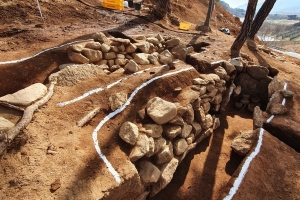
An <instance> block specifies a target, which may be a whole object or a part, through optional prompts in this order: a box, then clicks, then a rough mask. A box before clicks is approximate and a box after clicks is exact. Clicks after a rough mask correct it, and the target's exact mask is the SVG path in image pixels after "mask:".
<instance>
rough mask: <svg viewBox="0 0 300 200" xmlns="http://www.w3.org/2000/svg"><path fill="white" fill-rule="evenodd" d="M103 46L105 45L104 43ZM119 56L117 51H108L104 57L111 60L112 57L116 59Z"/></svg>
mask: <svg viewBox="0 0 300 200" xmlns="http://www.w3.org/2000/svg"><path fill="white" fill-rule="evenodd" d="M102 46H103V45H102ZM116 57H117V55H116V53H115V52H108V53H104V58H105V59H106V60H111V59H115V58H116Z"/></svg>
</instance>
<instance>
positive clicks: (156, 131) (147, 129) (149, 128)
mask: <svg viewBox="0 0 300 200" xmlns="http://www.w3.org/2000/svg"><path fill="white" fill-rule="evenodd" d="M141 131H142V132H144V133H146V134H147V135H148V136H149V137H153V138H159V137H161V134H162V132H163V128H162V126H161V125H159V124H144V125H143V129H141Z"/></svg>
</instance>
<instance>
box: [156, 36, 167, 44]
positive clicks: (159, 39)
mask: <svg viewBox="0 0 300 200" xmlns="http://www.w3.org/2000/svg"><path fill="white" fill-rule="evenodd" d="M156 38H157V39H158V41H159V42H164V41H165V40H164V38H163V37H162V36H161V35H160V34H158V35H156Z"/></svg>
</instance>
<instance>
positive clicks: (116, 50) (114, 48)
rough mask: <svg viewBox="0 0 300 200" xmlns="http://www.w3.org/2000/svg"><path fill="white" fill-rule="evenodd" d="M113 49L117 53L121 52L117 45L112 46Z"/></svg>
mask: <svg viewBox="0 0 300 200" xmlns="http://www.w3.org/2000/svg"><path fill="white" fill-rule="evenodd" d="M111 50H112V51H113V52H115V53H118V52H119V49H118V47H116V46H111Z"/></svg>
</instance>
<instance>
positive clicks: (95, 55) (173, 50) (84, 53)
mask: <svg viewBox="0 0 300 200" xmlns="http://www.w3.org/2000/svg"><path fill="white" fill-rule="evenodd" d="M93 39H94V41H93V42H88V43H86V44H74V45H70V46H69V47H68V49H67V54H68V57H69V59H70V60H71V61H72V62H73V63H74V64H94V65H98V66H99V67H100V68H102V69H103V71H104V72H105V73H107V74H109V73H112V72H115V71H117V70H118V69H124V70H127V71H128V72H130V73H134V72H136V71H138V70H139V69H140V68H139V65H148V64H154V65H159V64H170V63H172V62H173V60H174V59H178V58H179V59H181V60H185V58H186V55H187V54H189V53H192V52H193V51H194V50H193V47H185V46H184V45H183V44H181V43H180V40H179V39H178V38H174V37H163V36H161V35H159V34H158V35H157V36H156V37H137V38H136V41H138V42H135V43H132V42H130V40H129V39H122V38H108V37H107V36H106V35H105V34H104V33H102V32H98V33H95V34H94V35H93ZM122 72H124V71H122Z"/></svg>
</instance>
